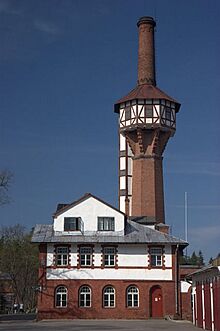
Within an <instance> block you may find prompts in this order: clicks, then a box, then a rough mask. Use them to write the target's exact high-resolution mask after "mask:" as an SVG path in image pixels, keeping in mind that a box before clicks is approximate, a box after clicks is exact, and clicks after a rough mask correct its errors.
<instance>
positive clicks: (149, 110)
mask: <svg viewBox="0 0 220 331" xmlns="http://www.w3.org/2000/svg"><path fill="white" fill-rule="evenodd" d="M144 110H145V112H144V115H145V117H147V118H149V117H153V108H152V106H150V105H146V106H145V108H144Z"/></svg>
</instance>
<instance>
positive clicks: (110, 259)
mask: <svg viewBox="0 0 220 331" xmlns="http://www.w3.org/2000/svg"><path fill="white" fill-rule="evenodd" d="M103 254H104V259H103V260H104V261H103V262H104V266H105V267H114V266H115V255H116V252H115V247H104V249H103Z"/></svg>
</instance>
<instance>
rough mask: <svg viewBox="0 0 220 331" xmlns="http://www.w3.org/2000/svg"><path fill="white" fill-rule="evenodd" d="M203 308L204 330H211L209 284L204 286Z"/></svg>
mask: <svg viewBox="0 0 220 331" xmlns="http://www.w3.org/2000/svg"><path fill="white" fill-rule="evenodd" d="M204 306H205V328H206V329H207V330H211V329H212V321H211V319H212V317H211V294H210V284H209V283H207V284H205V285H204Z"/></svg>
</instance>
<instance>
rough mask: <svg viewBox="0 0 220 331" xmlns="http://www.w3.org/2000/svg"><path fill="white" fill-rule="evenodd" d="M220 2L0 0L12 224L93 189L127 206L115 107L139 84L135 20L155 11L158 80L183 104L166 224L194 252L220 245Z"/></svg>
mask: <svg viewBox="0 0 220 331" xmlns="http://www.w3.org/2000/svg"><path fill="white" fill-rule="evenodd" d="M219 12H220V3H219V1H217V0H216V1H215V0H212V1H204V0H191V1H174V0H173V1H172V0H170V1H165V0H161V1H160V0H157V1H153V0H152V1H147V0H145V1H144V0H139V1H131V0H126V1H125V0H117V1H116V0H115V1H114V0H112V1H106V0H102V1H101V0H93V1H89V0H84V1H79V0H71V1H70V0H65V1H60V0H59V1H58V0H38V1H34V0H20V1H10V0H0V38H1V52H0V77H1V88H0V94H1V95H0V111H1V121H0V169H9V170H11V171H12V172H13V173H14V182H13V185H12V187H11V191H10V194H11V197H12V202H11V203H10V204H9V205H5V206H4V207H1V209H0V222H1V224H2V225H13V224H15V223H21V224H24V225H25V226H26V227H27V228H31V227H33V226H34V225H35V224H36V223H50V222H51V220H52V213H53V212H54V211H55V208H56V205H57V203H59V202H60V203H62V202H64V203H65V202H67V203H68V202H72V201H74V200H75V199H77V198H79V197H80V196H81V195H83V194H84V193H85V192H91V193H93V194H95V195H97V196H99V197H100V198H102V199H104V200H106V201H107V202H109V203H111V204H113V205H115V206H117V189H118V179H117V171H118V163H117V157H118V150H117V149H118V141H117V139H118V136H117V115H116V114H114V113H113V104H114V102H115V101H116V100H118V99H119V98H120V97H122V96H124V95H125V94H127V92H129V91H130V90H131V89H132V88H133V87H135V85H136V81H137V43H138V35H137V28H136V22H137V20H138V18H139V17H141V16H145V15H148V16H150V15H151V16H154V17H155V18H156V21H157V28H156V30H157V31H156V66H157V85H158V87H160V88H161V89H162V90H164V91H165V92H167V93H168V94H169V95H170V96H172V97H174V98H175V99H177V100H178V101H179V102H180V103H181V104H182V106H181V109H180V112H179V114H178V118H177V132H176V134H175V136H174V138H172V139H170V141H169V143H168V145H167V148H166V151H165V155H164V182H165V183H164V184H165V204H166V222H167V223H168V224H170V225H172V233H173V235H176V236H178V237H182V238H184V192H187V193H188V222H189V233H188V238H189V242H190V247H189V250H188V251H189V252H192V251H193V250H196V251H198V250H199V249H202V251H203V252H204V255H205V257H206V259H209V257H210V256H215V255H216V254H217V253H219V251H220V247H219V241H220V240H219V239H220V203H219V202H220V149H219V137H220V130H219V120H220V115H219V90H220V80H219V74H220V72H219V71H220V70H219V54H220V46H219V45H220V26H219Z"/></svg>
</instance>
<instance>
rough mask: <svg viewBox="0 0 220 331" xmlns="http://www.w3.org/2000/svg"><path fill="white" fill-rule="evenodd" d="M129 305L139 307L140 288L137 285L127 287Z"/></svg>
mask: <svg viewBox="0 0 220 331" xmlns="http://www.w3.org/2000/svg"><path fill="white" fill-rule="evenodd" d="M127 307H129V308H137V307H139V289H138V288H137V286H134V285H131V286H129V287H128V288H127Z"/></svg>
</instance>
